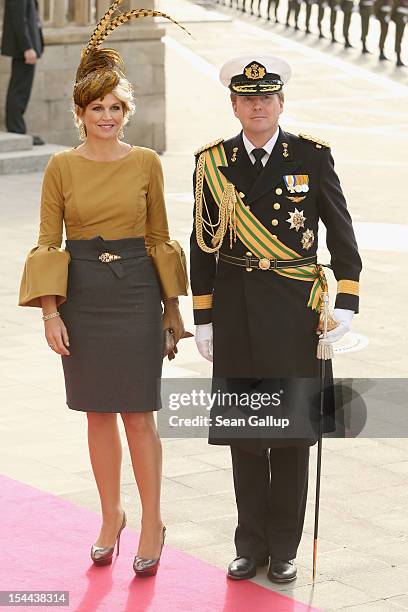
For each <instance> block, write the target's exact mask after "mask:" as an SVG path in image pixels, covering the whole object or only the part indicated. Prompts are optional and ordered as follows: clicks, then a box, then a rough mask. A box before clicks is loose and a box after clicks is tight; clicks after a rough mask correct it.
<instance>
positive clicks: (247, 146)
mask: <svg viewBox="0 0 408 612" xmlns="http://www.w3.org/2000/svg"><path fill="white" fill-rule="evenodd" d="M278 136H279V128H278V129H277V130H276V132H275V133H274V135H273V136H272V138H270V139H269V140H268V142H267V143H266V144H264V146H263V147H255V145H253V144H252V142H251V141H250V140H249V139H248V138H247V137H246V136H245V132H242V140H243V141H244V147H245V149H246V151H247V153H248V155H249V159H250V160H251V162H252V163H253V164H254V163H255V157H254V155H252V151H253V150H254V149H260V148H262V149H264V150H265V151H266V153H265V155H264V156H263V157H262V159H261V163H262V165H263V166H264V167H265V164H266V162H267V161H268V159H269V156H270V154H271V153H272V149H273V147H274V146H275V143H276V141H277V140H278Z"/></svg>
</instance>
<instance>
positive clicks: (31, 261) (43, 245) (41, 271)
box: [18, 156, 71, 307]
mask: <svg viewBox="0 0 408 612" xmlns="http://www.w3.org/2000/svg"><path fill="white" fill-rule="evenodd" d="M63 218H64V197H63V193H62V185H61V173H60V169H59V164H58V161H57V159H56V157H55V156H53V157H51V159H50V160H49V162H48V164H47V167H46V169H45V172H44V178H43V184H42V191H41V206H40V231H39V238H38V244H37V246H35V247H34V248H32V249H31V251H30V252H29V253H28V255H27V258H26V261H25V265H24V270H23V274H22V278H21V283H20V294H19V300H18V305H19V306H35V307H41V299H40V298H41V297H42V296H45V295H55V296H56V300H57V307H58V306H59V305H60V304H62V303H63V302H65V300H66V299H67V284H68V264H69V262H70V260H71V257H70V254H69V252H68V251H66V250H65V249H62V248H61V242H62V228H63Z"/></svg>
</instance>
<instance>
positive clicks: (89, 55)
mask: <svg viewBox="0 0 408 612" xmlns="http://www.w3.org/2000/svg"><path fill="white" fill-rule="evenodd" d="M121 3H122V0H115V2H113V3H112V4H111V6H110V7H109V9H108V10H107V11H106V13H105V14H104V16H103V17H102V18H101V19H100V21H99V23H98V25H97V26H96V28H95V30H94V32H93V34H92V36H91V38H90V39H89V41H88V44H87V45H86V47H84V48H83V49H82V53H81V62H80V64H79V66H78V69H77V73H76V79H75V85H74V103H75V104H76V105H77V106H80V107H81V108H85V107H86V106H87V105H88V104H89V103H90V102H92V101H93V100H97V99H99V98H101V99H102V98H103V97H104V96H106V95H107V94H108V93H111V92H112V91H113V90H114V89H115V87H116V86H117V85H118V84H119V82H120V81H121V79H125V74H124V63H123V59H122V57H121V55H120V53H118V51H116V50H115V49H101V48H100V47H101V44H102V43H103V41H104V40H105V39H106V38H107V37H108V36H109V35H110V34H111V33H112V32H113V31H114V30H116V28H118V27H119V26H121V25H123V24H125V23H127V22H128V21H130V20H131V19H139V18H141V17H164V18H165V19H169V20H170V21H172V22H173V23H175V24H176V25H178V26H179V27H180V28H181V29H182V30H184V31H185V32H187V33H188V34H189V32H188V30H186V28H184V27H183V26H182V25H180V24H179V23H178V22H177V21H175V20H174V19H173V18H172V17H170V15H166V13H162V12H161V11H155V10H150V9H133V10H131V11H127V12H126V13H119V14H118V15H116V16H115V13H116V12H117V11H118V6H119V5H120V4H121ZM125 83H127V86H128V87H129V89H131V85H130V83H129V82H128V81H125Z"/></svg>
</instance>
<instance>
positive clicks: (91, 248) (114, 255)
mask: <svg viewBox="0 0 408 612" xmlns="http://www.w3.org/2000/svg"><path fill="white" fill-rule="evenodd" d="M66 250H67V251H69V254H70V256H71V259H74V260H83V261H99V262H101V263H103V264H107V265H108V266H109V268H110V269H111V270H112V272H113V273H114V274H115V275H116V276H117V277H118V278H123V277H124V276H125V270H124V269H123V267H122V265H121V262H122V261H124V260H127V259H136V258H138V257H141V256H143V255H147V252H146V246H145V242H144V238H142V237H140V238H124V239H119V240H104V239H103V238H102V237H101V236H95V237H94V238H90V239H89V240H67V241H66Z"/></svg>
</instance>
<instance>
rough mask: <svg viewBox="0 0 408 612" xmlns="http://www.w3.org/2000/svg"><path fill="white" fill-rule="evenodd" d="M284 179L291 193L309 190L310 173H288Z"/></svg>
mask: <svg viewBox="0 0 408 612" xmlns="http://www.w3.org/2000/svg"><path fill="white" fill-rule="evenodd" d="M283 180H284V181H285V185H286V188H287V189H288V191H289V192H290V193H307V192H308V191H309V175H308V174H286V175H285V176H284V177H283Z"/></svg>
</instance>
